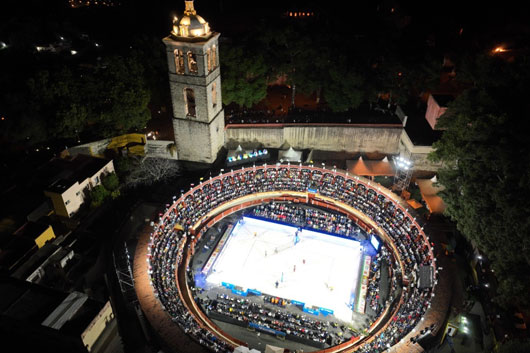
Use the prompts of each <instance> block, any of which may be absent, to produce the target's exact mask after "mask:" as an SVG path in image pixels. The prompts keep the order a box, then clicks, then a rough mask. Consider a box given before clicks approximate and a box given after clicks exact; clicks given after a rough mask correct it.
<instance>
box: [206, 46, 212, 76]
mask: <svg viewBox="0 0 530 353" xmlns="http://www.w3.org/2000/svg"><path fill="white" fill-rule="evenodd" d="M211 53H212V50H211V49H210V48H208V49H207V50H206V64H207V65H208V72H211V71H212V58H211Z"/></svg>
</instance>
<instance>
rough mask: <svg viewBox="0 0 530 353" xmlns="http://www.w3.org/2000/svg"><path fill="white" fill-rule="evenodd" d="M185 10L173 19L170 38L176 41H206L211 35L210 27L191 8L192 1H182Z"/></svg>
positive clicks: (192, 7)
mask: <svg viewBox="0 0 530 353" xmlns="http://www.w3.org/2000/svg"><path fill="white" fill-rule="evenodd" d="M184 3H185V5H186V9H185V10H184V14H183V15H182V16H181V17H180V18H178V17H177V16H175V18H174V19H173V30H172V31H171V36H172V37H174V38H176V39H184V40H190V39H191V40H197V39H199V40H200V39H207V38H209V37H210V36H211V35H212V31H211V30H210V25H209V24H208V22H206V21H205V20H204V18H202V17H201V16H199V15H197V11H195V8H194V6H193V0H186V1H184Z"/></svg>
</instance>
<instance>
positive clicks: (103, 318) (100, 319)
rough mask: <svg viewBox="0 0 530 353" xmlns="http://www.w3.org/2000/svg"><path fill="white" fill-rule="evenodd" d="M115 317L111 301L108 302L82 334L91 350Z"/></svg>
mask: <svg viewBox="0 0 530 353" xmlns="http://www.w3.org/2000/svg"><path fill="white" fill-rule="evenodd" d="M113 319H114V312H113V311H112V306H111V305H110V302H107V303H106V304H105V306H104V307H103V308H102V309H101V310H100V312H99V313H98V314H97V316H96V317H95V318H94V319H93V320H92V322H90V324H89V325H88V327H87V328H86V329H85V331H84V332H83V333H82V334H81V340H82V341H83V344H84V345H85V347H86V348H87V350H88V351H89V352H91V351H92V347H93V346H94V343H96V341H97V340H98V338H99V337H100V336H101V334H102V333H103V331H105V328H106V327H107V325H108V324H109V322H110V321H112V320H113Z"/></svg>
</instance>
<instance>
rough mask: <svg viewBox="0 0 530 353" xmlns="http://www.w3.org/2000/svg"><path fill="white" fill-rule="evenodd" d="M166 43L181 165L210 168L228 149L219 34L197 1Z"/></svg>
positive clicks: (175, 23)
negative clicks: (197, 8) (221, 151)
mask: <svg viewBox="0 0 530 353" xmlns="http://www.w3.org/2000/svg"><path fill="white" fill-rule="evenodd" d="M185 6H186V7H185V10H184V14H183V15H182V16H181V17H180V18H178V17H175V18H174V19H173V30H172V31H171V33H170V35H169V36H167V37H166V38H164V39H163V42H164V44H165V45H166V53H167V61H168V66H169V86H170V89H171V100H172V104H173V131H174V133H175V144H176V147H177V157H178V159H180V160H185V161H194V162H204V163H212V162H214V161H215V159H216V157H217V153H218V152H219V149H220V148H221V147H222V146H223V144H224V126H225V124H224V111H223V104H222V99H221V71H220V69H219V45H218V39H219V33H216V32H212V31H211V29H210V27H209V25H208V22H206V21H205V20H204V19H203V18H202V17H201V16H199V15H197V12H196V11H195V8H194V6H193V0H186V1H185Z"/></svg>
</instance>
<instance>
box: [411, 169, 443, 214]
mask: <svg viewBox="0 0 530 353" xmlns="http://www.w3.org/2000/svg"><path fill="white" fill-rule="evenodd" d="M435 182H436V176H435V177H434V178H432V179H417V180H416V184H418V187H419V188H420V192H421V196H422V197H423V199H424V200H425V203H426V204H427V208H429V211H430V212H431V213H443V212H444V211H445V207H446V206H445V203H444V202H443V200H442V198H441V197H440V196H438V195H437V194H438V192H440V191H442V190H444V187H443V186H435V185H434V183H435Z"/></svg>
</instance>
